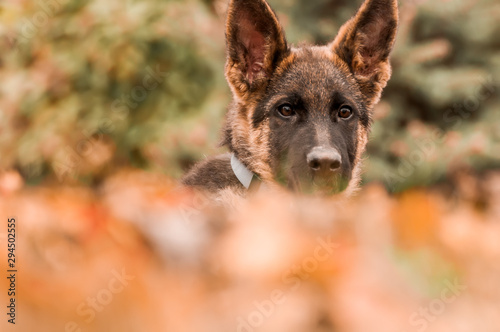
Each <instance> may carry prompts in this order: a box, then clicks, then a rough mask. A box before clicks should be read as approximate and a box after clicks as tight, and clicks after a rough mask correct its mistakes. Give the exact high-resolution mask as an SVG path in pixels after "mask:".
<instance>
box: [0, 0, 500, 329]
mask: <svg viewBox="0 0 500 332" xmlns="http://www.w3.org/2000/svg"><path fill="white" fill-rule="evenodd" d="M270 3H271V5H272V7H273V8H274V9H275V10H276V12H277V14H278V16H279V18H280V21H281V23H282V24H283V26H284V28H285V31H286V34H287V38H288V40H289V42H291V43H300V42H303V41H306V42H309V43H315V44H316V43H317V44H323V43H327V42H329V41H331V40H332V39H333V38H334V37H335V34H336V32H337V30H338V29H339V28H340V26H341V25H342V24H343V23H344V22H345V21H346V20H347V19H348V18H350V17H351V16H352V15H353V14H354V13H355V11H356V9H357V8H358V7H359V5H360V4H361V1H360V0H356V1H347V0H270ZM226 7H227V1H226V0H184V1H180V0H163V1H160V0H155V1H153V0H141V1H120V0H106V1H72V0H39V1H28V0H7V1H3V2H2V3H1V4H0V49H1V52H0V217H1V218H2V219H1V220H2V224H3V221H6V220H7V218H8V217H11V216H15V217H16V220H18V225H19V226H18V229H17V234H18V243H19V245H18V252H17V254H18V257H19V264H20V265H19V267H18V268H19V271H20V274H19V279H18V287H19V294H18V296H19V299H18V303H19V307H18V310H19V312H18V313H19V316H18V324H17V325H16V326H12V325H10V324H8V323H6V321H5V320H4V318H2V322H1V323H0V326H1V327H2V328H1V330H2V331H4V330H6V331H10V330H12V331H33V330H37V331H45V330H46V331H143V330H149V331H218V332H220V331H245V332H250V331H301V332H302V331H304V332H305V331H307V332H311V331H384V332H387V331H399V332H400V331H450V330H453V331H464V332H465V331H467V332H468V331H473V330H474V331H483V332H488V331H492V332H498V331H499V330H500V321H499V320H498V308H499V307H500V293H499V290H500V287H498V280H500V279H499V278H500V270H499V269H498V264H497V262H498V259H499V258H500V247H499V244H500V235H499V234H500V229H499V227H500V224H499V220H500V211H499V209H498V207H499V206H500V171H499V168H500V98H499V96H500V38H499V36H500V23H499V22H500V3H499V2H498V1H497V0H433V1H428V0H408V1H400V26H399V31H398V37H397V41H396V46H395V49H394V52H393V54H392V65H393V75H392V78H391V80H390V81H389V83H388V86H387V88H386V89H385V90H384V93H383V98H382V100H381V102H380V103H379V105H378V106H377V107H376V110H375V114H374V119H375V122H374V126H373V130H372V133H371V138H370V142H369V144H368V148H367V153H366V157H365V158H366V159H365V166H364V173H363V188H362V190H361V192H360V194H359V196H358V197H357V198H353V200H352V201H351V202H349V203H345V204H336V203H335V202H331V201H328V200H319V201H316V200H313V199H311V198H303V197H302V198H297V197H293V196H290V195H289V194H286V193H283V197H275V196H272V197H267V199H266V198H256V199H253V200H250V201H248V202H240V203H239V204H241V206H239V208H236V209H234V210H229V211H221V210H220V209H218V208H216V207H212V206H211V205H212V204H211V203H212V202H210V201H207V200H206V198H203V197H199V196H197V194H195V193H192V192H189V191H185V190H181V189H179V188H177V182H176V181H177V179H178V178H179V177H180V176H182V174H183V173H184V172H185V171H186V170H187V169H189V167H191V166H192V165H193V163H194V162H196V161H198V160H201V159H203V158H205V156H207V155H212V154H216V153H220V152H223V151H224V149H222V148H219V147H218V140H219V131H220V127H221V122H222V119H223V117H224V113H225V110H226V106H227V104H228V102H229V101H230V91H229V88H228V87H227V85H226V82H225V79H224V75H223V72H224V20H225V11H226ZM276 207H280V208H279V209H278V208H276ZM288 207H290V209H289V208H288ZM318 237H320V238H321V239H323V240H324V241H326V240H325V239H329V238H334V239H335V240H334V243H335V246H334V247H335V248H334V249H333V251H332V253H330V255H329V256H328V258H325V260H324V261H318V260H317V259H316V265H314V262H313V261H314V259H313V258H314V257H315V256H314V253H315V252H316V248H318V247H317V246H318ZM6 243H7V226H6V225H5V226H1V228H0V248H6ZM1 250H5V253H2V254H0V257H2V259H1V261H0V268H1V269H2V271H4V270H6V269H7V265H6V264H7V260H6V258H5V259H4V257H7V251H6V249H1ZM311 257H313V258H311ZM304 262H306V263H304ZM304 264H306V265H305V266H304ZM307 264H309V265H307ZM311 264H312V265H311ZM297 266H298V267H297ZM300 266H302V268H301V267H300ZM123 269H125V270H126V271H127V273H128V274H127V275H130V276H131V278H132V277H133V279H130V280H128V281H125V284H126V285H125V286H124V287H123V289H122V290H120V292H111V293H110V292H109V285H110V282H112V281H113V280H114V279H115V278H116V273H121V271H122V270H123ZM290 269H294V271H295V272H293V273H292V274H288V277H290V278H291V277H292V276H295V277H296V278H298V279H293V278H292V279H286V278H283V274H286V273H287V271H289V270H290ZM117 271H118V272H117ZM2 273H3V272H2ZM0 280H2V281H1V282H0V287H1V289H0V301H1V303H2V305H1V306H0V308H5V306H4V305H3V303H7V301H8V297H7V296H6V292H4V290H6V289H7V288H8V286H9V285H8V283H7V280H6V279H5V278H3V277H2V278H0ZM291 280H292V281H291ZM293 280H295V281H297V280H300V282H299V286H300V287H298V288H297V289H296V288H293V285H294V283H293ZM450 283H451V286H450ZM457 284H458V285H459V286H457ZM291 287H292V288H291ZM277 289H278V290H281V291H283V292H284V294H285V298H286V299H287V300H286V301H284V302H280V301H281V300H279V299H278V300H277V301H276V302H277V303H274V302H272V299H273V298H274V297H273V296H271V295H270V294H272V293H273V291H274V290H277ZM443 292H444V293H446V294H448V295H449V294H453V295H455V297H454V298H453V300H449V299H450V297H449V296H448V297H443ZM449 292H452V293H449ZM99 294H100V295H99ZM109 294H111V298H110V296H109ZM275 295H276V294H275ZM99 296H100V297H99ZM89 297H90V298H92V297H94V298H95V297H97V298H100V300H98V302H99V303H101V306H100V307H99V309H100V310H98V309H93V310H94V313H95V316H94V317H93V318H92V319H90V317H89V315H90V314H89V311H88V310H90V309H89V307H88V305H87V307H85V305H84V307H83V310H85V309H86V310H87V311H84V312H82V311H78V308H79V307H80V305H82V303H87V302H86V301H87V299H88V298H89ZM278 298H281V297H279V296H278ZM101 300H102V301H101ZM448 300H449V301H448ZM269 301H271V303H274V305H271V306H272V308H271V307H269V303H270V302H269ZM103 303H104V305H102V304H103ZM256 303H257V304H256ZM262 306H264V307H262ZM262 308H264V309H262ZM271 309H272V310H271ZM2 310H4V309H2ZM271 311H272V312H271ZM1 315H2V317H5V314H4V313H3V312H1ZM1 324H5V325H1ZM374 326H375V327H377V328H374Z"/></svg>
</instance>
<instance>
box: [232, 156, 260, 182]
mask: <svg viewBox="0 0 500 332" xmlns="http://www.w3.org/2000/svg"><path fill="white" fill-rule="evenodd" d="M231 168H232V169H233V172H234V175H236V177H237V178H238V180H239V181H240V182H241V184H242V185H243V186H244V187H245V188H246V189H248V188H250V185H251V184H252V181H254V182H256V181H258V180H260V179H259V177H258V176H257V175H255V174H254V173H253V172H252V171H251V170H249V169H248V168H247V167H246V166H245V165H244V164H243V163H242V162H241V161H240V160H239V159H238V158H236V156H235V155H234V153H231Z"/></svg>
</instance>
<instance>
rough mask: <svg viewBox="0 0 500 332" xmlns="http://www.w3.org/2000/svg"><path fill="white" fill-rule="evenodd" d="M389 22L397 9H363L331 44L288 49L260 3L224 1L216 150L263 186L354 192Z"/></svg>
mask: <svg viewBox="0 0 500 332" xmlns="http://www.w3.org/2000/svg"><path fill="white" fill-rule="evenodd" d="M397 21H398V13H397V0H366V1H365V3H364V4H363V5H362V6H361V8H360V9H359V10H358V12H357V14H356V15H355V16H354V17H353V18H352V19H350V20H349V21H348V22H347V23H345V24H344V26H342V28H341V29H340V31H339V33H338V35H337V37H336V38H335V39H334V40H333V41H332V42H331V43H330V44H328V45H326V46H303V47H298V48H295V47H290V46H289V45H288V44H287V41H286V39H285V35H284V32H283V29H282V27H281V25H280V24H279V22H278V19H277V17H276V15H275V13H274V12H273V10H272V9H271V8H270V7H269V5H268V3H267V2H266V1H265V0H231V2H230V4H229V8H228V17H227V26H226V43H227V62H226V78H227V81H228V83H229V86H230V87H231V90H232V92H233V97H234V98H233V104H232V105H231V107H230V108H229V111H228V114H227V119H226V125H225V128H224V140H223V143H224V144H226V145H228V146H229V148H230V149H231V150H232V151H233V152H234V153H235V154H236V156H237V157H238V158H239V159H240V160H241V161H242V162H243V163H245V164H246V165H247V166H248V167H249V168H250V169H251V170H252V171H253V172H255V173H256V174H258V175H259V176H260V177H261V178H262V179H264V180H266V181H275V180H278V181H281V182H285V183H286V184H287V185H288V186H289V187H291V188H294V189H298V190H309V189H316V188H318V187H319V188H321V190H322V191H325V189H326V191H328V192H338V191H342V190H344V189H346V187H349V188H350V189H352V188H355V187H356V186H357V183H358V182H359V168H360V159H361V154H362V152H363V150H364V148H365V145H366V142H367V136H368V132H369V128H370V117H371V113H372V111H373V107H374V105H375V104H376V103H377V102H378V100H379V99H380V95H381V92H382V89H383V88H384V87H385V85H386V84H387V81H388V79H389V77H390V74H391V68H390V65H389V53H390V51H391V49H392V46H393V44H394V39H395V34H396V28H397Z"/></svg>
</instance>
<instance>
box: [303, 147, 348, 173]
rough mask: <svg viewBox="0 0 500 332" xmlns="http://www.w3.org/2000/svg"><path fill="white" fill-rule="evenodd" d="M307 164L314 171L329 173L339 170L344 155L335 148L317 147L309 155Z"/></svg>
mask: <svg viewBox="0 0 500 332" xmlns="http://www.w3.org/2000/svg"><path fill="white" fill-rule="evenodd" d="M307 164H308V165H309V167H310V168H311V169H312V170H313V171H314V172H319V173H322V174H328V173H330V172H335V171H337V170H339V168H340V165H341V164H342V157H341V156H340V153H339V152H338V151H337V150H336V149H334V148H323V147H315V148H313V149H312V151H311V152H309V154H308V155H307Z"/></svg>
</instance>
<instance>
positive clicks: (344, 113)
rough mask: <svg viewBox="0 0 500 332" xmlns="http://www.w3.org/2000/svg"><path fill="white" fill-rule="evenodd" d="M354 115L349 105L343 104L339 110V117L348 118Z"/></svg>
mask: <svg viewBox="0 0 500 332" xmlns="http://www.w3.org/2000/svg"><path fill="white" fill-rule="evenodd" d="M351 115H352V109H351V108H350V107H349V106H342V107H341V108H340V110H339V118H342V119H348V118H350V117H351Z"/></svg>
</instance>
